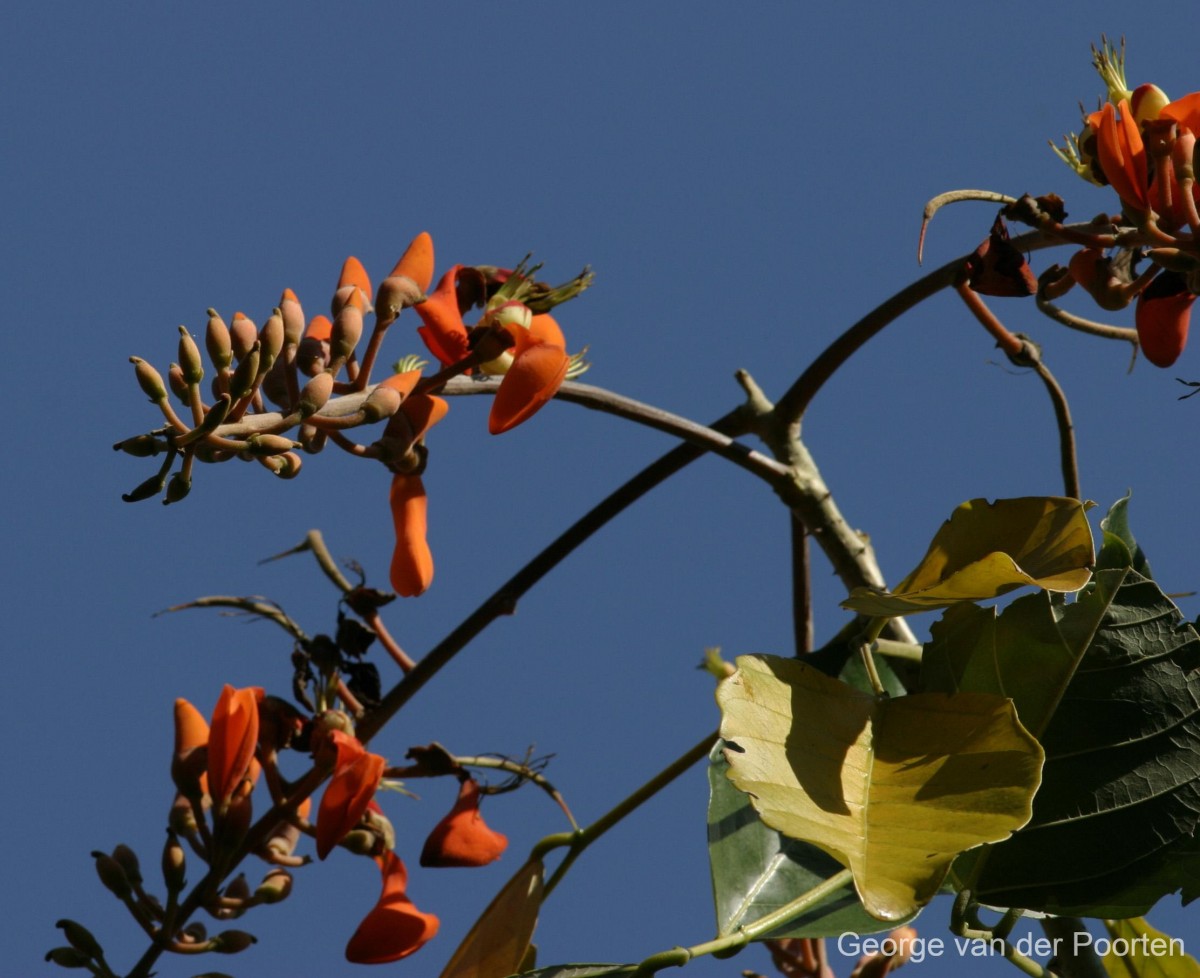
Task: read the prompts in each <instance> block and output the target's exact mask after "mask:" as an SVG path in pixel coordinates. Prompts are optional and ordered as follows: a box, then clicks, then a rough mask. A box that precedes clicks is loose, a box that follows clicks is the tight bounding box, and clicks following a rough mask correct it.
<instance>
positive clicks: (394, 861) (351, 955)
mask: <svg viewBox="0 0 1200 978" xmlns="http://www.w3.org/2000/svg"><path fill="white" fill-rule="evenodd" d="M378 862H379V869H380V871H381V873H382V874H383V892H382V893H381V894H380V896H379V901H378V902H377V903H376V904H375V906H374V908H373V909H372V910H371V912H370V913H368V914H367V916H366V917H365V918H363V922H362V923H361V924H359V925H358V929H357V930H356V931H355V932H354V936H353V937H351V938H350V941H349V943H348V944H347V945H346V960H347V961H351V962H353V963H354V964H386V963H387V962H389V961H399V960H400V959H401V958H406V957H408V955H410V954H412V953H413V952H414V951H418V950H420V949H421V947H423V946H424V944H425V942H426V941H428V940H430V939H431V938H433V937H434V936H436V935H437V932H438V926H439V923H440V922H439V921H438V918H437V917H435V916H434V915H433V914H429V913H422V912H421V911H420V910H418V909H417V908H416V905H415V904H414V903H413V902H412V901H411V900H410V899H409V898H408V894H407V892H406V887H407V885H408V873H407V871H406V870H405V868H404V863H403V862H401V861H400V858H399V857H398V856H397V855H396V854H395V853H394V852H392V851H390V850H389V851H388V852H387V853H386V854H385V855H384V857H383V858H382V859H380V860H378Z"/></svg>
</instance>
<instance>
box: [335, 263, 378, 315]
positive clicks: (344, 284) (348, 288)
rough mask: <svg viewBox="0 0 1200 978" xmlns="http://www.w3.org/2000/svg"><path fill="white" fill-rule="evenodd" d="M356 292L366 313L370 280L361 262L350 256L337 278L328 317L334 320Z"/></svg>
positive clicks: (370, 293) (369, 309) (369, 296)
mask: <svg viewBox="0 0 1200 978" xmlns="http://www.w3.org/2000/svg"><path fill="white" fill-rule="evenodd" d="M355 292H358V293H359V295H360V297H361V299H362V305H363V309H365V310H366V311H367V312H370V311H371V308H372V306H371V295H372V290H371V279H370V278H369V277H368V276H367V270H366V269H365V268H363V265H362V262H360V261H359V260H358V259H357V258H355V257H354V256H353V255H351V256H350V257H349V258H347V259H346V261H345V262H344V263H343V265H342V274H341V276H340V277H339V278H338V287H337V291H336V292H334V293H333V301H332V303H330V310H331V311H330V315H331V316H333V317H334V318H336V317H337V314H338V313H339V312H341V311H342V306H344V305H345V304H346V303H347V302H349V301H350V297H351V296H352V295H354V294H355Z"/></svg>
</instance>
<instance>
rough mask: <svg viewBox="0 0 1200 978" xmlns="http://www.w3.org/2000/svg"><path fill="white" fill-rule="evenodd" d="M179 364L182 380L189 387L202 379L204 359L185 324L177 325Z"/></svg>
mask: <svg viewBox="0 0 1200 978" xmlns="http://www.w3.org/2000/svg"><path fill="white" fill-rule="evenodd" d="M179 366H180V368H181V369H182V370H183V381H184V383H185V384H187V385H188V386H189V387H191V386H193V385H195V384H199V383H200V381H202V380H203V379H204V361H203V360H201V359H200V347H198V346H197V345H196V341H195V340H194V339H192V334H191V333H189V332H188V331H187V327H186V326H180V327H179Z"/></svg>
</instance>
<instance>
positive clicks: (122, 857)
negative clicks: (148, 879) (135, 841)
mask: <svg viewBox="0 0 1200 978" xmlns="http://www.w3.org/2000/svg"><path fill="white" fill-rule="evenodd" d="M112 857H113V859H115V860H116V861H117V862H119V863H120V864H121V868H122V869H123V870H125V876H126V877H127V878H128V879H129V882H130V883H132V884H133V885H134V886H140V885H141V883H142V867H141V865H140V864H139V863H138V857H137V853H135V852H134V851H133V850H132V849H130V848H129V846H127V845H125V844H124V843H121V844H120V845H117V846H115V847H114V848H113V851H112Z"/></svg>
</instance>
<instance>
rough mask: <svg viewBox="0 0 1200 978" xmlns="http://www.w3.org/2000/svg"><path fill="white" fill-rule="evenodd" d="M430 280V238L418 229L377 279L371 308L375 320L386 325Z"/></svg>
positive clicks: (417, 297)
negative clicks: (393, 264)
mask: <svg viewBox="0 0 1200 978" xmlns="http://www.w3.org/2000/svg"><path fill="white" fill-rule="evenodd" d="M432 281H433V239H432V238H431V237H430V236H429V232H427V231H422V232H421V233H420V234H418V235H417V236H416V237H415V238H413V239H412V243H411V244H410V245H409V246H408V248H407V249H405V252H404V254H403V255H401V256H400V260H399V261H398V262H396V267H395V268H393V269H392V273H391V274H390V275H389V276H388V277H387V278H385V279H384V280H383V281H382V282H380V283H379V292H378V293H377V294H376V296H375V309H376V310H377V312H378V317H379V322H380V324H381V325H383V326H387V325H388V324H390V323H391V322H393V321H394V320H395V318H396V317H397V316H399V315H400V312H401V310H403V309H406V308H408V307H409V306H411V305H412V304H413V303H414V302H416V301H418V300H419V299H420V298H422V297H423V296H424V294H425V291H426V290H427V289H428V288H429V283H430V282H432Z"/></svg>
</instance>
